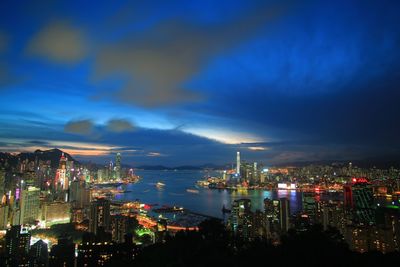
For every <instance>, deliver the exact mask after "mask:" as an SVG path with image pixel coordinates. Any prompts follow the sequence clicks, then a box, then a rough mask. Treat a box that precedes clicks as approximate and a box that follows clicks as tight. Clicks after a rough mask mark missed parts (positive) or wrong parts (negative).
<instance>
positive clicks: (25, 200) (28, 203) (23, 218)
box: [19, 186, 40, 225]
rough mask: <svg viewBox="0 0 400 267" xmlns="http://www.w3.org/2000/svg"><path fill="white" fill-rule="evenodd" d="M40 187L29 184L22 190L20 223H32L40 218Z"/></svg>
mask: <svg viewBox="0 0 400 267" xmlns="http://www.w3.org/2000/svg"><path fill="white" fill-rule="evenodd" d="M39 210H40V189H39V188H37V187H33V186H28V187H26V188H23V189H22V190H21V196H20V214H19V224H21V225H23V224H32V223H35V221H36V220H38V219H39Z"/></svg>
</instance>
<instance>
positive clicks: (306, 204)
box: [301, 192, 317, 219]
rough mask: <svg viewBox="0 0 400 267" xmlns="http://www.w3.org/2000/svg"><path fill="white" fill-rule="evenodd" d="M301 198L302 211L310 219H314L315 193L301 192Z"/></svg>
mask: <svg viewBox="0 0 400 267" xmlns="http://www.w3.org/2000/svg"><path fill="white" fill-rule="evenodd" d="M301 200H302V204H303V213H304V214H305V215H307V216H309V217H310V218H312V219H315V216H316V213H317V202H316V200H315V193H313V192H302V194H301Z"/></svg>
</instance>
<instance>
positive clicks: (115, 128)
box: [107, 119, 135, 133]
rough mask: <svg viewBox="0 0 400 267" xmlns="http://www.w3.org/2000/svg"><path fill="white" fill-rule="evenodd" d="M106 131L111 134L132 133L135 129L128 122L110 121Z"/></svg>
mask: <svg viewBox="0 0 400 267" xmlns="http://www.w3.org/2000/svg"><path fill="white" fill-rule="evenodd" d="M107 129H108V130H109V131H111V132H117V133H120V132H125V131H133V130H135V127H134V126H133V124H132V123H131V122H130V121H129V120H124V119H112V120H110V121H108V123H107Z"/></svg>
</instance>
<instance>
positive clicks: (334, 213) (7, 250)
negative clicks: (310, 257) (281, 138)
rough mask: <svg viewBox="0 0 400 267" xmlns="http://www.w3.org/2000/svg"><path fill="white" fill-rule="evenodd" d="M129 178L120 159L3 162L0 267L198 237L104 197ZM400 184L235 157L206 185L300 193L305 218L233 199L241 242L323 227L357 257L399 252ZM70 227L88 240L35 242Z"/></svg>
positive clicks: (392, 178)
mask: <svg viewBox="0 0 400 267" xmlns="http://www.w3.org/2000/svg"><path fill="white" fill-rule="evenodd" d="M129 176H133V172H132V170H127V169H124V168H122V167H121V154H119V153H118V154H117V155H116V160H115V164H114V163H112V162H111V163H110V164H107V165H106V166H101V167H98V166H97V167H96V168H91V167H90V166H80V165H79V164H78V163H76V162H74V161H72V160H71V159H70V158H69V156H67V155H64V154H60V156H59V158H58V160H57V164H56V166H54V163H53V162H51V161H42V160H37V159H35V160H31V161H30V160H27V159H24V160H20V161H18V163H17V164H14V165H10V164H8V162H7V161H0V196H1V199H0V263H1V264H3V263H4V266H102V265H105V264H107V263H110V262H112V261H113V260H116V259H118V258H124V259H126V260H127V261H128V262H130V261H133V259H134V258H135V256H136V255H137V254H138V253H139V251H140V249H139V248H140V246H139V245H140V244H151V243H154V242H161V241H163V240H164V239H165V238H166V236H167V235H169V234H170V233H172V234H173V233H174V232H177V231H180V230H195V231H196V230H198V228H197V227H189V226H182V225H171V224H169V223H168V222H167V220H166V219H165V218H163V217H162V216H161V217H159V218H156V219H154V217H149V216H147V215H146V211H145V209H146V205H144V204H140V203H139V202H132V203H120V202H117V201H112V198H110V197H108V196H107V195H102V194H101V193H99V192H103V191H102V189H99V188H103V186H105V185H108V184H115V183H117V184H118V183H119V182H121V181H122V179H123V177H129ZM356 177H362V178H356ZM399 177H400V173H399V170H397V169H394V168H390V169H386V170H382V169H377V168H371V169H362V168H357V167H354V166H353V165H352V164H351V163H350V164H347V165H343V164H337V165H335V164H334V165H329V166H317V165H315V166H314V165H310V166H307V167H299V168H294V167H289V168H265V167H264V166H262V164H258V163H256V162H253V163H247V162H245V161H243V160H241V158H240V153H239V152H238V153H237V160H236V166H235V168H232V169H230V170H224V171H221V177H208V178H207V179H206V180H204V181H201V183H200V184H201V185H203V186H207V187H209V188H212V189H214V188H218V189H227V190H255V189H276V190H289V191H290V190H296V191H297V192H298V193H300V194H301V210H300V212H297V211H296V212H293V210H291V202H290V199H288V198H286V197H279V198H278V197H277V198H265V199H264V202H263V203H264V206H263V209H258V210H255V209H254V208H253V207H252V202H251V200H250V199H246V198H241V199H236V200H234V201H233V203H232V205H231V208H230V209H226V208H225V207H224V209H223V212H224V213H229V216H228V219H227V221H226V226H227V228H228V229H229V231H230V232H231V233H232V236H234V237H235V238H239V239H242V240H254V239H257V238H263V239H267V240H270V241H271V243H272V244H279V243H280V242H281V238H282V236H283V235H285V234H287V233H288V231H289V230H290V229H292V230H294V231H299V232H301V231H306V230H307V229H308V228H309V227H310V226H312V225H316V224H320V225H322V227H323V229H324V230H329V229H331V228H336V229H338V230H339V231H340V233H341V234H342V235H343V238H344V239H345V240H346V241H347V243H348V244H349V246H350V248H351V249H352V250H354V251H358V252H366V251H371V250H377V251H381V252H384V253H386V252H390V251H399V249H400V182H399V181H400V180H399ZM96 186H101V187H96ZM181 209H182V208H180V209H178V212H182V210H181ZM174 210H175V207H174ZM66 223H68V224H71V225H73V227H74V229H75V230H76V231H80V233H81V239H79V240H74V239H72V238H71V236H68V235H62V234H61V235H60V236H58V237H57V239H56V240H51V242H48V240H45V238H37V237H36V236H35V231H37V230H43V229H45V230H48V229H50V228H51V227H53V226H57V225H62V224H66ZM139 225H140V226H139ZM138 226H139V227H138ZM141 237H143V238H142V239H140V238H141ZM144 237H146V238H144ZM45 241H46V242H45ZM2 266H3V265H2Z"/></svg>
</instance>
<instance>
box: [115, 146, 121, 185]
mask: <svg viewBox="0 0 400 267" xmlns="http://www.w3.org/2000/svg"><path fill="white" fill-rule="evenodd" d="M115 179H117V180H119V179H121V153H117V156H116V158H115Z"/></svg>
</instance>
